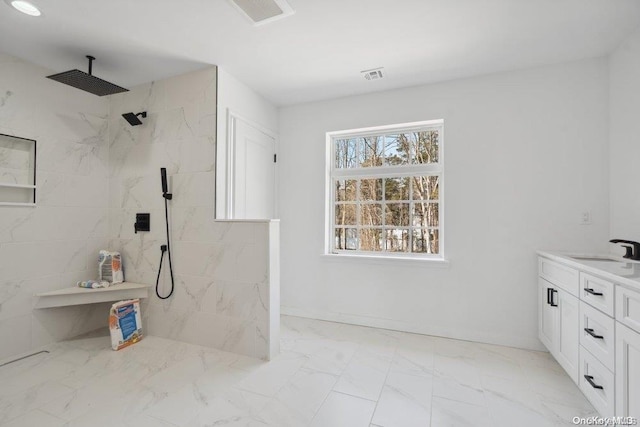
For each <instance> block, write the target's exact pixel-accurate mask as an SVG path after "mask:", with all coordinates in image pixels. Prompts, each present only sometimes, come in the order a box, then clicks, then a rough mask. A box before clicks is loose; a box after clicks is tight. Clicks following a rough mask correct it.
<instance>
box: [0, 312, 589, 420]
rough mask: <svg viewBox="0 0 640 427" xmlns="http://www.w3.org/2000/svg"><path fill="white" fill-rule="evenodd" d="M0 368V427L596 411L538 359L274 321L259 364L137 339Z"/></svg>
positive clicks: (560, 415) (564, 416)
mask: <svg viewBox="0 0 640 427" xmlns="http://www.w3.org/2000/svg"><path fill="white" fill-rule="evenodd" d="M47 349H48V350H49V351H50V353H49V354H43V355H39V356H35V357H32V358H29V359H26V360H23V361H20V362H16V363H12V364H10V365H7V366H4V367H0V426H2V427H18V426H20V427H38V426H46V427H59V426H65V427H76V426H78V427H102V426H110V427H111V426H114V425H118V426H136V427H146V426H150V427H151V426H153V427H176V426H184V427H199V426H234V427H239V426H251V427H259V426H263V427H264V426H273V427H286V426H295V427H298V426H314V427H319V426H326V427H339V426H348V427H359V426H363V427H375V426H380V427H395V426H432V427H446V426H453V427H464V426H472V427H484V426H491V427H494V426H509V427H512V426H516V425H517V426H531V427H544V426H554V427H555V426H569V425H573V424H572V423H571V418H572V417H574V416H581V417H586V416H589V415H595V411H594V409H593V407H592V406H591V405H590V404H589V403H588V401H587V400H586V399H585V398H584V397H583V396H582V394H581V393H580V391H579V390H578V388H577V387H576V385H575V384H574V383H573V382H572V381H571V379H569V377H568V376H567V375H566V374H565V373H564V372H563V371H562V369H561V368H560V366H559V365H558V364H557V363H556V362H555V361H554V360H553V359H552V358H551V357H550V356H549V355H548V354H547V353H542V352H535V351H525V350H519V349H514V348H509V347H500V346H494V345H486V344H478V343H472V342H466V341H458V340H451V339H444V338H437V337H430V336H423V335H415V334H408V333H401V332H394V331H387V330H380V329H374V328H366V327H359V326H353V325H346V324H339V323H332V322H323V321H317V320H310V319H302V318H296V317H288V316H283V318H282V337H281V349H282V352H281V354H280V355H279V356H278V357H277V358H276V359H275V360H272V361H271V362H268V363H267V362H263V361H260V360H256V359H252V358H249V357H246V356H240V355H236V354H232V353H227V352H223V351H218V350H214V349H209V348H205V347H199V346H195V345H190V344H185V343H180V342H176V341H171V340H167V339H162V338H157V337H152V336H151V337H145V339H144V340H142V341H141V342H139V343H138V344H136V345H134V346H132V347H129V348H126V349H124V350H121V351H118V352H114V351H111V349H110V346H109V339H108V337H91V338H82V339H77V340H71V341H65V342H62V343H57V344H53V345H50V346H48V347H47Z"/></svg>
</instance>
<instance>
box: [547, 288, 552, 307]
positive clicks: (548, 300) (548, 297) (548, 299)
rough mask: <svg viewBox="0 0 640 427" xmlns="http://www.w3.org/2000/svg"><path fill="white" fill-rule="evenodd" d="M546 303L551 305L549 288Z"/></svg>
mask: <svg viewBox="0 0 640 427" xmlns="http://www.w3.org/2000/svg"><path fill="white" fill-rule="evenodd" d="M547 304H549V305H551V288H547Z"/></svg>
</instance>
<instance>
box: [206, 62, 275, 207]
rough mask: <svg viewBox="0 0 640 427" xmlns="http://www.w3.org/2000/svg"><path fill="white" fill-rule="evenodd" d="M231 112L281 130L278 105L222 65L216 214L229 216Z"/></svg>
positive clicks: (220, 69)
mask: <svg viewBox="0 0 640 427" xmlns="http://www.w3.org/2000/svg"><path fill="white" fill-rule="evenodd" d="M230 113H232V114H234V115H235V116H236V117H240V118H243V119H246V120H248V121H250V122H251V123H253V124H255V125H257V126H259V127H261V128H264V129H265V130H267V131H268V132H269V134H272V135H277V133H278V109H277V108H276V107H275V106H274V105H273V104H271V103H270V102H269V101H267V100H266V99H264V98H263V97H262V96H261V95H260V94H259V93H257V92H255V91H254V90H253V89H251V88H250V87H248V86H247V85H245V84H244V83H242V82H241V81H239V80H238V79H236V78H235V77H234V76H232V75H231V74H229V73H228V72H226V71H225V70H224V69H222V68H220V67H218V111H217V118H218V132H217V141H218V142H217V154H216V156H217V161H216V218H226V217H227V216H226V210H227V202H226V201H227V144H228V142H229V141H228V135H229V126H228V121H229V114H230ZM276 143H277V139H276Z"/></svg>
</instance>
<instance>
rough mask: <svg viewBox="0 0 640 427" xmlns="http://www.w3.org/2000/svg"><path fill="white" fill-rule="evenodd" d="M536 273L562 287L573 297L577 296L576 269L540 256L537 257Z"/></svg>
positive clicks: (577, 278)
mask: <svg viewBox="0 0 640 427" xmlns="http://www.w3.org/2000/svg"><path fill="white" fill-rule="evenodd" d="M538 274H539V275H540V277H542V278H543V279H545V280H546V281H548V282H551V283H553V284H554V285H556V286H558V287H560V288H562V289H564V290H565V291H567V292H569V293H570V294H571V295H573V296H574V297H577V296H579V293H578V288H579V286H580V282H579V276H578V270H575V269H573V268H571V267H567V266H565V265H562V264H560V263H557V262H555V261H551V260H550V259H547V258H542V257H540V258H538Z"/></svg>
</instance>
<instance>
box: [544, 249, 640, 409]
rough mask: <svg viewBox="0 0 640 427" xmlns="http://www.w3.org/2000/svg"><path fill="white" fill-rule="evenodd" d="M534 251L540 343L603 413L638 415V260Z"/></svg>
mask: <svg viewBox="0 0 640 427" xmlns="http://www.w3.org/2000/svg"><path fill="white" fill-rule="evenodd" d="M538 254H539V255H540V257H539V258H538V337H539V338H540V341H541V342H542V343H543V344H544V345H545V346H546V347H547V349H548V350H549V352H550V353H551V354H552V355H553V357H554V358H555V359H556V360H557V361H558V363H559V364H560V365H561V366H562V367H563V368H564V370H565V371H566V372H567V374H568V375H569V376H570V377H571V379H573V381H574V382H575V383H576V384H577V385H578V387H579V388H580V390H581V391H582V392H583V393H584V395H585V396H586V397H587V398H588V399H589V401H590V402H591V403H592V404H593V406H594V407H595V408H596V410H597V411H598V412H599V413H600V415H601V416H603V417H610V416H619V417H638V418H640V263H627V262H626V260H620V262H610V263H607V262H598V258H595V257H593V258H580V257H576V258H574V257H570V256H567V255H564V254H556V253H548V252H538ZM580 259H586V260H593V262H589V261H584V262H580V261H579V260H580ZM616 268H618V269H621V270H619V271H623V272H624V273H627V276H626V277H625V276H622V275H619V274H616V273H617V271H618V270H615V269H616ZM630 276H631V277H630Z"/></svg>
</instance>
